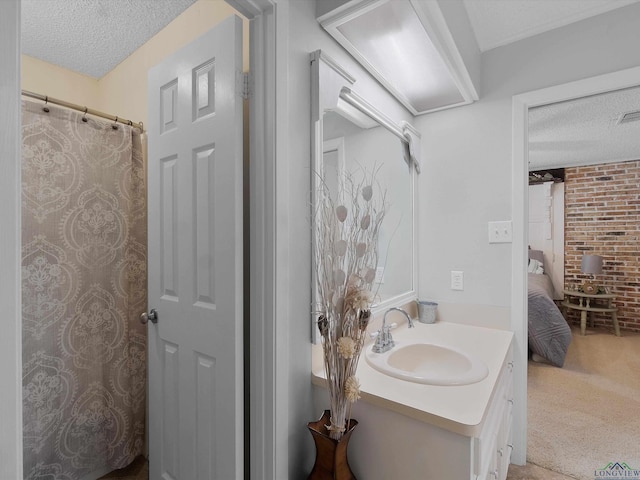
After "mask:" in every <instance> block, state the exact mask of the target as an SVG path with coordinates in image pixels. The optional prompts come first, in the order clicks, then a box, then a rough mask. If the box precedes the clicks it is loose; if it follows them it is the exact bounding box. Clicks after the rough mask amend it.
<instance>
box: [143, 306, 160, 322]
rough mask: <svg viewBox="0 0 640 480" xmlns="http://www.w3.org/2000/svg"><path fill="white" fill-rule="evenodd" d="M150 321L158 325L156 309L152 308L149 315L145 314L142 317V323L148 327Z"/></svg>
mask: <svg viewBox="0 0 640 480" xmlns="http://www.w3.org/2000/svg"><path fill="white" fill-rule="evenodd" d="M149 321H151V323H158V312H157V311H156V309H155V308H152V309H151V310H150V311H149V313H147V312H144V313H143V314H142V315H140V323H142V324H143V325H146V324H147V323H148V322H149Z"/></svg>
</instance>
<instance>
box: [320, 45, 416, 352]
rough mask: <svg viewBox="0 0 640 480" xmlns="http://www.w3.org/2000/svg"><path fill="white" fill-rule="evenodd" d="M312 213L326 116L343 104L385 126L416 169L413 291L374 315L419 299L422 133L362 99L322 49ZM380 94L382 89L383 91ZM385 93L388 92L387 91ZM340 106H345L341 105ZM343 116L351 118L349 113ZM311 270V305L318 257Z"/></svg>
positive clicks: (384, 304)
mask: <svg viewBox="0 0 640 480" xmlns="http://www.w3.org/2000/svg"><path fill="white" fill-rule="evenodd" d="M310 57H311V129H312V131H311V142H312V148H311V210H313V208H314V205H316V194H317V192H318V191H319V190H320V187H321V185H320V178H322V176H323V171H324V169H323V154H324V127H323V116H324V114H325V112H327V111H342V112H345V110H344V109H343V107H342V105H344V103H346V104H348V105H349V108H354V109H356V110H358V111H359V112H360V113H363V114H365V115H366V116H367V117H369V118H370V119H372V120H373V121H375V122H376V123H378V124H379V126H382V127H384V128H385V129H387V130H389V131H390V132H391V133H393V134H394V135H396V136H397V137H398V139H399V141H400V142H401V143H402V145H403V146H404V157H405V161H406V162H407V163H409V164H410V165H413V167H414V168H410V169H409V172H410V178H409V179H408V182H409V185H410V187H411V190H412V201H411V206H412V217H411V224H412V227H413V228H412V230H413V244H412V250H413V252H412V258H413V260H412V262H411V284H412V288H411V289H410V290H408V291H406V292H402V293H400V294H398V295H395V296H393V297H391V298H389V299H387V300H385V301H383V302H380V303H379V304H376V305H374V307H373V308H372V313H373V314H374V315H376V314H377V313H379V312H381V311H383V310H386V309H387V308H390V307H393V306H401V305H404V304H406V303H408V302H411V301H414V300H416V299H417V298H418V224H417V219H418V188H417V187H418V179H417V177H418V175H417V174H418V173H420V133H419V132H418V131H417V130H416V129H415V127H414V126H413V125H412V124H410V123H408V122H405V121H403V122H400V123H398V122H395V121H394V120H392V119H391V118H390V117H389V116H387V115H386V114H384V113H383V112H381V111H380V110H378V109H377V108H375V107H374V106H373V105H372V104H371V103H369V102H367V101H366V100H365V99H364V98H362V97H360V96H359V95H358V94H357V93H355V92H354V91H353V90H352V87H353V84H354V83H355V82H356V79H355V77H353V76H352V75H351V74H349V72H347V71H346V70H345V69H344V68H342V67H341V66H340V65H339V64H338V63H336V62H335V60H333V59H332V58H331V57H329V56H328V55H326V54H325V53H324V52H322V51H321V50H316V51H315V52H312V53H311V55H310ZM381 91H384V90H382V88H381ZM385 92H386V91H385ZM339 103H341V104H342V105H339ZM345 113H346V114H345V115H344V116H347V117H348V113H347V112H345ZM311 222H312V223H311V241H312V251H313V249H314V248H315V241H316V239H315V229H314V228H313V218H312V220H311ZM311 262H312V269H311V286H312V288H311V305H312V306H315V305H317V304H318V295H319V294H318V288H317V285H316V276H315V273H314V272H315V267H316V266H315V255H312V259H311ZM316 321H317V315H316V314H314V313H313V307H312V312H311V342H312V343H314V344H316V343H318V342H319V334H318V333H319V332H318V329H317V327H316Z"/></svg>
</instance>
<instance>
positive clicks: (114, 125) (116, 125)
mask: <svg viewBox="0 0 640 480" xmlns="http://www.w3.org/2000/svg"><path fill="white" fill-rule="evenodd" d="M111 128H113V129H114V130H117V129H118V116H117V115H116V119H115V120H114V121H113V125H111Z"/></svg>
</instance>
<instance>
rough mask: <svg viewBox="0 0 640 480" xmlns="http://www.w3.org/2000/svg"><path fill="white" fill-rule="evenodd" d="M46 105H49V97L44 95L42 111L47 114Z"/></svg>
mask: <svg viewBox="0 0 640 480" xmlns="http://www.w3.org/2000/svg"><path fill="white" fill-rule="evenodd" d="M47 103H49V96H48V95H45V97H44V107H43V108H42V110H43V111H45V112H47V113H49V107H47Z"/></svg>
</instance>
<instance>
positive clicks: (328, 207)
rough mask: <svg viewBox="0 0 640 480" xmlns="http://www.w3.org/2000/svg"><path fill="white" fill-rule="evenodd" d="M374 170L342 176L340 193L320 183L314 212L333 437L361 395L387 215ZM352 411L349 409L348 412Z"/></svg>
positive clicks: (340, 431)
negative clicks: (360, 366) (357, 175)
mask: <svg viewBox="0 0 640 480" xmlns="http://www.w3.org/2000/svg"><path fill="white" fill-rule="evenodd" d="M378 170H379V169H377V168H374V170H373V172H371V173H367V172H366V171H364V170H363V175H362V176H361V178H359V179H356V178H355V177H354V175H353V174H349V173H347V174H344V175H343V176H342V177H341V178H340V182H339V186H338V191H337V192H331V191H330V189H329V188H328V187H327V185H326V184H325V183H324V182H321V186H320V190H319V191H318V193H317V196H316V200H317V201H316V209H315V212H314V228H315V243H314V255H315V273H316V280H317V288H318V297H319V305H318V309H319V311H318V313H319V317H318V328H319V330H320V334H321V336H322V347H323V351H324V367H325V373H326V377H327V384H328V390H329V401H330V405H331V425H329V426H327V428H328V430H329V432H330V436H331V438H334V439H340V437H342V435H343V433H344V431H345V426H346V425H348V420H349V419H348V418H347V407H348V406H349V407H350V405H351V403H352V402H355V401H356V400H357V399H358V398H359V397H360V396H359V392H360V390H359V384H358V381H357V379H356V377H355V373H356V369H357V367H358V360H359V358H360V353H361V351H362V346H363V344H364V340H365V334H366V327H367V324H368V322H369V319H370V317H371V310H370V309H371V304H372V302H373V299H374V293H372V287H373V284H374V280H375V277H376V268H377V266H378V237H379V234H380V226H381V224H382V220H383V219H384V216H385V213H386V208H387V204H386V191H383V190H382V189H381V188H380V185H379V184H378V183H377V182H376V179H375V177H376V174H377V173H378ZM350 411H351V409H350V408H349V414H350Z"/></svg>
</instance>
